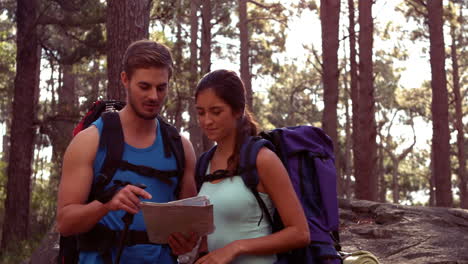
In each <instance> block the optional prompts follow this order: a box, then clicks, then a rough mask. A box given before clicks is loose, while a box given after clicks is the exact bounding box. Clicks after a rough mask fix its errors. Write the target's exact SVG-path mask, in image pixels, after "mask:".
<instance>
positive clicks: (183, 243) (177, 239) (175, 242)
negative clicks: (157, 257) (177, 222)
mask: <svg viewBox="0 0 468 264" xmlns="http://www.w3.org/2000/svg"><path fill="white" fill-rule="evenodd" d="M198 239H199V236H198V235H197V234H195V233H194V232H191V233H190V234H189V236H188V237H187V236H184V235H183V234H181V233H179V232H176V233H173V234H171V235H170V236H169V246H170V247H171V249H172V253H173V254H174V255H182V254H185V253H187V252H190V251H192V249H193V248H194V247H195V246H196V245H197V241H198Z"/></svg>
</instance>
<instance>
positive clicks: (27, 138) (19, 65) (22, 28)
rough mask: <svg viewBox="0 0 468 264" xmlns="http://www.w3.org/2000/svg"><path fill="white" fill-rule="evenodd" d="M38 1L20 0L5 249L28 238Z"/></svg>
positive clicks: (3, 235) (37, 48)
mask: <svg viewBox="0 0 468 264" xmlns="http://www.w3.org/2000/svg"><path fill="white" fill-rule="evenodd" d="M38 7H39V6H38V3H37V1H35V0H18V1H17V9H16V19H17V35H16V36H17V38H16V45H17V51H16V52H17V53H16V77H15V82H14V83H15V95H14V100H13V118H12V124H11V136H10V140H11V141H10V148H11V149H13V150H14V151H11V152H10V157H9V162H8V169H7V172H8V183H7V195H6V200H5V219H4V222H3V228H2V230H3V234H2V245H1V248H2V251H3V252H5V251H4V250H5V249H7V248H9V247H11V246H18V245H19V244H18V242H19V241H21V240H24V239H27V238H28V230H29V204H30V188H31V176H32V169H31V165H32V159H33V151H34V136H35V134H36V133H35V119H36V111H37V109H36V108H37V100H38V96H39V69H40V60H41V55H40V54H41V49H40V46H39V42H38V36H37V33H36V32H37V30H36V19H37V14H38V12H37V11H38Z"/></svg>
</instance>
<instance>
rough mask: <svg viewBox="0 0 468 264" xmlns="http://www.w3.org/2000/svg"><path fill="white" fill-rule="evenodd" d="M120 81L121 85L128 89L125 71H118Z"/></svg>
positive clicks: (128, 80) (128, 81)
mask: <svg viewBox="0 0 468 264" xmlns="http://www.w3.org/2000/svg"><path fill="white" fill-rule="evenodd" d="M120 81H122V84H123V86H124V87H125V88H126V89H128V85H129V83H130V79H129V78H128V75H127V73H126V72H124V71H123V72H121V73H120Z"/></svg>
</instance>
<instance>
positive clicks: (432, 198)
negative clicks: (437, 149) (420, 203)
mask: <svg viewBox="0 0 468 264" xmlns="http://www.w3.org/2000/svg"><path fill="white" fill-rule="evenodd" d="M433 160H434V148H433V147H432V146H431V163H430V165H429V168H431V174H430V175H429V206H436V193H435V188H436V187H435V179H434V173H432V172H433V171H434V163H433Z"/></svg>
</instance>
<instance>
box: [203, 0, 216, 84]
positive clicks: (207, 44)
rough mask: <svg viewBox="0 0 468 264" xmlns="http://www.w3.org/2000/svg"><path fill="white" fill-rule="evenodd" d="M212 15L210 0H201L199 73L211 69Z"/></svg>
mask: <svg viewBox="0 0 468 264" xmlns="http://www.w3.org/2000/svg"><path fill="white" fill-rule="evenodd" d="M212 17H213V14H212V9H211V1H209V0H202V28H201V31H202V32H201V33H202V34H201V35H202V38H201V51H200V52H201V58H200V60H201V74H202V75H205V74H206V73H208V72H210V71H211V42H212V37H211V28H212V24H211V18H212Z"/></svg>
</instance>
